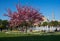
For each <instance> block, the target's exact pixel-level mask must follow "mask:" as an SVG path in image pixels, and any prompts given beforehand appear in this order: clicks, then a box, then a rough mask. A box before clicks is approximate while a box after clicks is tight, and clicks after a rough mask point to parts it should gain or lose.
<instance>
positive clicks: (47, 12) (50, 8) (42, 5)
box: [0, 0, 60, 20]
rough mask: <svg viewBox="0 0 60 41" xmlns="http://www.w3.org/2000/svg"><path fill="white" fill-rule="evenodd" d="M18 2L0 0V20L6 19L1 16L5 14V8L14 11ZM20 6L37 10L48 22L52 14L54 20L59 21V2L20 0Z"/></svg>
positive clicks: (15, 0)
mask: <svg viewBox="0 0 60 41" xmlns="http://www.w3.org/2000/svg"><path fill="white" fill-rule="evenodd" d="M18 1H19V0H0V19H3V20H6V19H8V17H5V16H3V14H4V13H7V11H6V9H7V8H11V10H12V11H16V6H15V5H16V4H18ZM20 4H21V5H26V6H31V7H33V8H35V9H37V10H38V11H39V12H41V13H42V14H43V15H44V16H45V17H47V18H48V19H49V20H52V13H53V12H54V15H55V20H60V0H20Z"/></svg>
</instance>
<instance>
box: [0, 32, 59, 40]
mask: <svg viewBox="0 0 60 41" xmlns="http://www.w3.org/2000/svg"><path fill="white" fill-rule="evenodd" d="M5 40H6V41H60V32H55V33H44V32H39V33H37V34H36V33H20V32H9V33H6V32H0V41H5Z"/></svg>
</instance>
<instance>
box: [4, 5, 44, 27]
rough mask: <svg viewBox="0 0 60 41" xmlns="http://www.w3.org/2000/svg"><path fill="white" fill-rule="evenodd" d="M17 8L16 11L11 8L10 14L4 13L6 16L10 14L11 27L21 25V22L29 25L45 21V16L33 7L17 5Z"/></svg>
mask: <svg viewBox="0 0 60 41" xmlns="http://www.w3.org/2000/svg"><path fill="white" fill-rule="evenodd" d="M16 8H17V11H16V12H12V11H11V10H10V9H8V10H7V12H8V14H4V16H8V17H9V18H10V20H9V25H10V27H16V26H20V25H21V24H22V25H23V24H25V23H26V24H25V26H28V25H31V24H32V25H33V24H34V23H36V22H40V21H43V17H44V16H43V15H41V13H40V12H38V11H37V10H35V9H33V8H31V7H28V6H20V5H16ZM23 26H24V25H23Z"/></svg>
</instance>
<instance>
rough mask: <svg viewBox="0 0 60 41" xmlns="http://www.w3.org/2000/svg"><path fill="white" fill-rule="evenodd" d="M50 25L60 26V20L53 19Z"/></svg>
mask: <svg viewBox="0 0 60 41" xmlns="http://www.w3.org/2000/svg"><path fill="white" fill-rule="evenodd" d="M49 25H50V26H58V21H51V22H50V23H49Z"/></svg>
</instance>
